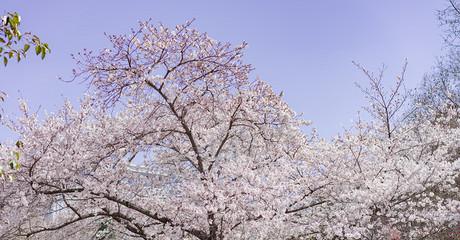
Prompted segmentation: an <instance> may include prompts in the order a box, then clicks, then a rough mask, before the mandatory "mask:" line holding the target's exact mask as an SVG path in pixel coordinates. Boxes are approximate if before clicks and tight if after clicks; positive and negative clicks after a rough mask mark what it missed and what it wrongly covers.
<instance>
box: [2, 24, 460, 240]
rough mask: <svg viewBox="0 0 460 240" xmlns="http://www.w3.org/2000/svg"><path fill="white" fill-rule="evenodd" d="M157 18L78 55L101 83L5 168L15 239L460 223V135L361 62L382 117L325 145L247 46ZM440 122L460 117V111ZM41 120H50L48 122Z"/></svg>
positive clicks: (27, 126) (281, 235)
mask: <svg viewBox="0 0 460 240" xmlns="http://www.w3.org/2000/svg"><path fill="white" fill-rule="evenodd" d="M190 24H191V23H190V22H189V23H186V24H184V25H179V26H177V27H176V28H173V29H169V28H167V27H164V26H162V25H160V26H157V27H156V26H153V25H151V24H150V23H149V22H142V23H140V26H139V28H137V29H135V30H133V31H132V32H131V33H130V34H128V35H111V36H109V40H110V42H111V43H112V47H111V48H107V49H103V50H101V51H99V52H93V51H89V50H87V51H84V52H82V53H80V54H78V55H76V56H75V59H76V61H77V65H78V68H77V69H75V70H74V74H75V77H76V79H83V80H84V81H86V82H88V83H89V86H90V90H89V92H88V94H87V95H85V96H84V97H83V98H82V100H81V103H80V106H78V107H74V106H72V104H70V103H68V102H67V103H65V104H64V106H63V108H62V109H61V110H60V111H59V112H57V113H50V114H48V115H47V116H46V117H44V118H42V117H39V116H37V114H36V113H32V112H31V111H29V110H28V109H27V106H26V104H25V103H23V104H22V105H21V106H22V107H21V110H22V112H23V116H22V117H21V118H20V119H19V120H18V121H13V122H12V123H9V124H8V125H9V127H10V128H11V129H13V130H14V131H16V132H17V133H18V134H19V135H20V136H21V141H20V142H21V144H18V145H17V146H15V145H14V144H9V145H8V144H5V145H3V146H1V147H2V151H0V152H1V153H2V154H3V155H1V156H0V159H2V160H3V161H6V160H7V159H10V158H11V157H16V155H15V154H14V152H18V153H20V154H17V158H18V161H19V162H20V163H21V164H22V166H23V167H21V168H19V170H18V171H13V172H11V173H9V174H10V175H12V176H13V177H14V179H15V180H14V181H2V182H0V184H1V185H2V190H3V191H2V192H1V193H0V223H1V224H0V236H1V237H0V238H2V239H3V238H4V239H201V240H217V239H292V240H294V239H420V238H425V239H430V238H431V239H438V238H436V237H437V236H438V235H437V234H438V233H439V232H442V231H444V230H446V229H448V228H450V227H452V226H453V225H455V224H457V222H458V220H459V219H460V215H459V209H460V202H459V198H458V183H457V182H458V180H457V177H458V170H459V167H460V161H459V159H458V155H456V154H455V153H454V152H453V151H452V149H459V148H458V145H459V141H458V139H460V129H458V128H446V127H445V125H444V124H437V123H435V122H433V121H430V119H424V118H420V119H416V120H413V119H410V118H407V117H406V114H405V112H402V111H401V110H402V109H405V108H404V106H403V105H404V103H405V102H406V99H407V94H406V93H405V92H404V91H403V90H404V87H403V82H404V73H405V71H404V70H405V66H404V68H403V72H402V74H401V76H399V78H398V80H397V82H396V85H395V87H393V88H392V89H390V90H389V91H385V88H384V87H383V86H384V85H383V83H382V78H381V77H379V76H381V74H380V75H377V77H375V75H374V74H372V73H371V72H369V71H367V70H366V69H364V68H362V67H360V68H361V70H363V71H364V73H365V74H366V76H367V77H368V78H369V80H370V81H369V82H370V87H369V88H364V87H363V88H362V89H363V91H364V93H365V94H366V96H367V98H368V99H369V101H370V107H369V108H368V109H369V111H370V112H371V114H372V115H373V116H375V118H374V120H372V121H370V122H365V121H361V120H359V121H357V122H356V125H355V126H354V127H353V129H351V130H349V131H345V132H344V133H343V134H340V135H339V136H337V137H336V138H335V139H333V140H330V141H328V140H324V139H322V138H321V137H319V136H317V135H316V134H315V133H312V134H305V133H304V132H303V131H302V130H301V129H302V127H303V126H305V125H306V124H308V122H307V121H305V120H303V119H301V118H300V117H299V116H298V115H296V113H295V112H294V111H293V110H292V109H291V108H289V106H288V105H287V104H286V103H285V102H284V101H283V100H282V98H281V96H280V95H279V94H276V93H275V92H274V91H273V90H272V89H271V87H270V86H269V85H268V84H267V83H265V82H263V81H262V80H255V81H251V80H249V73H250V71H251V69H252V68H251V66H250V65H247V64H244V63H243V62H242V57H243V50H244V47H245V46H246V44H242V45H240V46H236V47H234V46H232V45H231V44H229V43H224V42H219V41H216V40H214V39H212V38H210V37H208V36H207V35H206V34H204V33H200V32H198V31H197V30H194V29H193V28H191V26H190ZM447 109H449V108H446V112H447V114H445V115H443V116H441V117H440V118H439V119H438V123H439V122H451V121H458V119H456V118H454V117H453V116H454V114H451V113H450V112H449V111H447ZM41 119H43V120H41Z"/></svg>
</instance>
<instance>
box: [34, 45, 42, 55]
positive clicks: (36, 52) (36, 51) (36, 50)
mask: <svg viewBox="0 0 460 240" xmlns="http://www.w3.org/2000/svg"><path fill="white" fill-rule="evenodd" d="M41 51H42V48H41V47H40V46H39V45H37V46H35V54H37V55H38V54H40V52H41Z"/></svg>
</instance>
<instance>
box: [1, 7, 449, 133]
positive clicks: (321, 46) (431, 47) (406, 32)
mask: <svg viewBox="0 0 460 240" xmlns="http://www.w3.org/2000/svg"><path fill="white" fill-rule="evenodd" d="M446 3H447V1H443V0H405V1H401V0H387V1H369V0H347V1H341V0H334V1H333V0H324V1H319V0H318V1H300V0H291V1H244V0H236V1H225V2H224V1H210V0H209V1H201V0H197V1H178V0H170V1H147V0H144V1H137V0H131V1H113V0H112V1H108V0H97V1H96V0H93V1H88V0H79V1H57V0H56V1H50V0H42V1H25V0H1V5H0V11H1V13H3V14H5V13H6V12H10V11H17V12H19V13H20V14H21V16H22V20H23V24H22V26H21V27H22V29H24V30H27V31H32V32H33V33H35V34H37V35H39V36H40V37H41V39H42V40H43V41H45V42H48V43H49V45H50V47H51V49H52V53H51V54H50V55H48V56H47V58H46V59H45V60H44V61H41V60H39V58H38V57H35V56H33V55H32V54H30V56H28V57H27V59H26V60H25V61H22V62H21V63H13V62H11V63H10V64H9V65H8V66H7V67H6V68H4V67H3V66H1V67H0V90H3V91H5V92H7V93H8V95H9V97H8V99H7V101H6V102H5V103H4V104H3V106H4V109H5V110H6V111H7V112H10V113H15V112H16V113H17V111H16V110H15V109H17V99H18V98H19V97H23V98H25V99H26V100H28V102H29V106H30V108H31V109H32V110H39V111H40V113H43V112H44V110H48V111H50V112H52V111H55V110H56V109H58V108H59V107H60V106H61V105H62V102H63V100H64V99H66V98H69V99H70V100H72V101H73V102H77V101H78V98H79V96H81V95H82V93H83V92H84V91H85V90H86V85H84V84H79V83H77V82H73V83H64V82H62V81H60V80H58V77H59V76H60V77H62V78H63V79H67V80H68V79H70V78H71V70H72V68H74V66H75V64H74V62H73V60H72V59H71V57H70V54H71V53H76V52H78V51H80V50H81V49H83V48H87V49H93V50H98V49H100V48H104V47H109V46H110V45H109V44H108V41H107V39H106V38H105V36H104V32H106V33H109V34H114V33H120V34H122V33H128V32H129V30H130V28H132V27H135V26H136V24H137V21H139V20H147V19H149V18H151V19H152V22H153V23H156V22H162V23H163V24H165V25H167V26H174V25H176V24H181V23H184V22H185V21H187V20H190V19H193V18H195V19H196V20H195V22H194V24H193V26H194V27H195V28H197V29H199V30H200V31H203V32H207V33H208V34H209V35H210V36H211V37H213V38H215V39H217V40H219V41H229V42H231V43H234V44H238V43H240V42H242V41H246V42H248V43H249V47H248V49H247V51H246V56H245V60H246V62H247V63H250V64H252V65H253V67H254V68H255V70H254V72H253V77H256V76H258V77H260V78H261V79H264V80H266V81H267V82H269V83H270V84H271V85H272V86H273V87H274V88H275V90H276V91H283V92H284V98H285V100H286V101H287V102H288V103H289V104H290V106H291V107H292V108H293V109H294V110H295V111H296V112H298V113H303V116H304V118H305V119H308V120H311V121H313V126H314V127H315V128H317V129H318V132H319V133H320V135H322V136H324V137H330V136H333V135H335V134H337V133H339V132H340V131H341V130H342V129H343V128H344V127H349V126H350V125H351V121H352V119H355V118H356V116H357V112H358V111H359V110H361V107H362V106H363V105H364V104H365V102H364V98H363V96H362V94H361V93H360V91H359V89H357V88H356V87H355V84H354V83H355V82H359V83H364V84H365V83H366V79H365V77H364V76H363V75H362V73H361V72H359V71H358V70H357V69H356V67H354V66H353V64H352V63H351V61H352V60H354V61H357V62H359V63H360V64H362V65H364V66H366V67H367V68H369V69H371V70H378V68H379V67H380V66H381V64H383V63H385V65H387V68H388V71H387V73H386V75H385V76H386V79H387V81H388V82H391V81H393V80H394V76H395V74H397V73H398V72H399V71H400V69H401V66H402V64H403V62H404V59H405V58H407V60H408V62H409V65H408V69H407V86H408V87H411V88H412V87H417V86H418V85H419V83H420V81H421V79H422V77H423V75H424V74H425V73H429V72H430V70H431V68H432V66H433V65H434V63H435V61H436V57H437V56H440V55H441V54H442V50H443V49H442V38H441V33H442V31H441V28H440V27H439V24H438V21H437V16H436V10H440V9H442V8H444V7H445V6H446ZM30 53H32V52H30ZM13 115H14V114H13ZM8 135H9V134H8V133H7V132H6V130H5V129H4V128H0V140H2V139H4V138H5V137H6V136H8Z"/></svg>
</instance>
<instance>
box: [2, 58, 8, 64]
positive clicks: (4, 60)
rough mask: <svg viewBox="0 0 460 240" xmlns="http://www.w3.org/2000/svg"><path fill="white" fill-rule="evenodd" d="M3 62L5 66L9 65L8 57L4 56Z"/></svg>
mask: <svg viewBox="0 0 460 240" xmlns="http://www.w3.org/2000/svg"><path fill="white" fill-rule="evenodd" d="M3 64H4V65H5V66H6V65H8V58H6V57H3Z"/></svg>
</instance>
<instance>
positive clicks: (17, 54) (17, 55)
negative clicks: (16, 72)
mask: <svg viewBox="0 0 460 240" xmlns="http://www.w3.org/2000/svg"><path fill="white" fill-rule="evenodd" d="M16 60H18V62H19V61H21V54H20V53H16Z"/></svg>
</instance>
